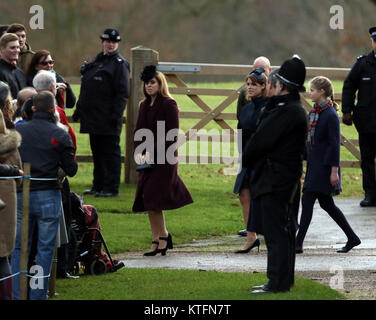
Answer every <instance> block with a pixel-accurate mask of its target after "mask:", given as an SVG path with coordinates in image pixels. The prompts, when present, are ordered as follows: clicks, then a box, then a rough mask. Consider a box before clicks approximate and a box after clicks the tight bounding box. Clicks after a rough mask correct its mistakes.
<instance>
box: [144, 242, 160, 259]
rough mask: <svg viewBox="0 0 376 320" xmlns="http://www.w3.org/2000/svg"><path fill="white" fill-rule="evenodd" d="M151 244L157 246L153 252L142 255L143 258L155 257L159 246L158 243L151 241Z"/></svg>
mask: <svg viewBox="0 0 376 320" xmlns="http://www.w3.org/2000/svg"><path fill="white" fill-rule="evenodd" d="M151 243H153V244H156V245H157V248H156V249H155V250H153V251H150V252H145V253H144V256H145V257H152V256H155V255H156V254H157V253H158V252H159V251H158V245H159V241H152V242H151Z"/></svg>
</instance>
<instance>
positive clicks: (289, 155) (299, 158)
mask: <svg viewBox="0 0 376 320" xmlns="http://www.w3.org/2000/svg"><path fill="white" fill-rule="evenodd" d="M305 75H306V69H305V65H304V62H303V61H302V60H301V59H300V58H299V57H298V56H294V57H293V58H291V59H289V60H286V61H285V62H284V63H283V65H282V66H281V68H280V70H279V71H278V73H277V75H276V77H277V88H276V96H274V97H271V98H270V100H269V102H268V104H267V105H266V108H265V111H264V114H263V116H262V119H261V122H260V124H259V127H258V129H257V131H256V132H255V134H254V135H253V137H252V138H251V140H250V141H249V142H248V144H247V145H246V147H245V150H244V151H243V159H242V160H243V165H245V166H247V167H250V168H252V169H253V170H254V174H253V175H252V177H251V182H250V183H251V185H252V188H251V197H252V199H254V200H256V201H258V202H259V204H260V208H261V215H262V224H263V231H264V238H265V242H266V246H267V250H268V263H267V276H268V278H269V282H268V283H267V284H265V285H262V286H258V287H256V288H255V289H259V290H254V291H252V293H253V294H263V293H271V292H285V291H289V290H290V287H291V286H292V285H293V283H294V267H295V224H294V218H293V213H292V210H291V204H292V203H293V199H294V196H295V194H296V190H297V188H298V184H299V181H300V178H301V175H302V171H303V154H304V148H305V141H306V137H307V113H306V111H305V110H304V109H303V107H302V104H301V102H300V95H299V92H303V91H305V88H304V86H303V84H304V80H305Z"/></svg>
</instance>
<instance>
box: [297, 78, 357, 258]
mask: <svg viewBox="0 0 376 320" xmlns="http://www.w3.org/2000/svg"><path fill="white" fill-rule="evenodd" d="M310 87H311V88H310V97H311V99H312V101H313V102H314V103H315V105H314V107H313V109H312V110H311V111H310V113H309V127H308V138H307V172H306V177H305V181H304V185H303V197H302V215H301V218H300V227H299V232H298V235H297V239H296V253H302V252H303V241H304V237H305V235H306V233H307V230H308V227H309V224H310V222H311V219H312V213H313V206H314V204H315V202H316V199H317V200H318V201H319V203H320V206H321V208H322V209H324V210H325V211H326V212H327V213H328V214H329V215H330V217H331V218H332V219H333V220H334V221H335V222H336V223H337V224H338V226H339V227H340V228H341V229H342V230H343V232H344V233H345V234H346V236H347V238H348V241H347V244H346V245H345V246H344V247H343V248H342V249H340V250H338V251H337V252H343V253H345V252H348V251H350V250H351V249H352V248H353V247H355V246H357V245H359V244H360V239H359V238H358V236H357V235H356V234H355V233H354V231H353V230H352V228H351V226H350V225H349V223H348V222H347V220H346V218H345V216H344V215H343V213H342V211H341V210H340V209H339V208H338V207H337V206H336V205H335V204H334V201H333V196H334V195H337V194H339V193H340V192H341V180H340V167H339V165H340V127H339V118H338V114H337V111H336V108H338V106H337V105H336V104H335V102H333V101H334V100H333V86H332V84H331V82H330V80H329V79H328V78H325V77H316V78H314V79H312V80H311V82H310Z"/></svg>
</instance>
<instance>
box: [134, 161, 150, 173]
mask: <svg viewBox="0 0 376 320" xmlns="http://www.w3.org/2000/svg"><path fill="white" fill-rule="evenodd" d="M152 168H153V165H152V164H150V163H147V162H144V163H143V164H138V165H137V166H136V171H146V170H150V169H152Z"/></svg>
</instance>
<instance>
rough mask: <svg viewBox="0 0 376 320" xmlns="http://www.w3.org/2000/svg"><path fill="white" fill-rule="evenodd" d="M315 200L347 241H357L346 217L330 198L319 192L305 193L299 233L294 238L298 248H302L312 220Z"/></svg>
mask: <svg viewBox="0 0 376 320" xmlns="http://www.w3.org/2000/svg"><path fill="white" fill-rule="evenodd" d="M316 200H319V204H320V207H321V208H322V209H323V210H325V211H326V212H327V213H328V214H329V216H330V217H331V218H332V219H333V220H334V221H335V222H336V223H337V224H338V226H339V227H340V228H341V229H342V230H343V232H344V233H345V234H346V236H347V238H348V239H349V240H352V239H357V235H356V234H355V233H354V231H353V229H352V228H351V226H350V225H349V223H348V222H347V219H346V217H345V216H344V214H343V213H342V211H341V210H340V209H339V208H338V207H337V206H336V205H335V204H334V200H333V197H332V196H330V195H326V194H324V193H320V192H308V191H305V192H304V194H303V197H302V215H301V217H300V226H299V232H298V235H297V236H296V245H297V246H298V247H302V246H303V241H304V238H305V235H306V233H307V230H308V227H309V224H310V223H311V220H312V214H313V206H314V204H315V202H316Z"/></svg>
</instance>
